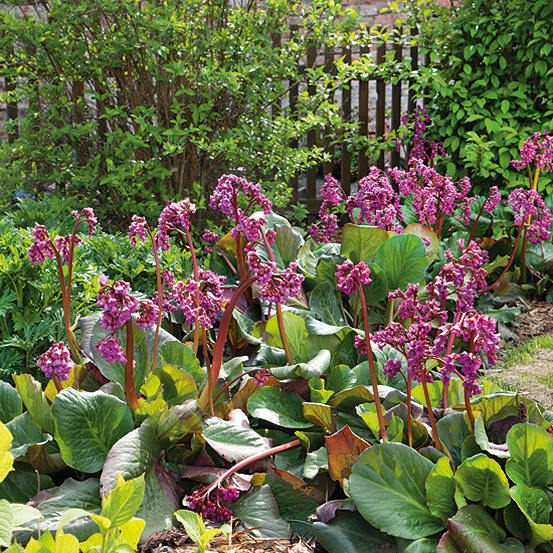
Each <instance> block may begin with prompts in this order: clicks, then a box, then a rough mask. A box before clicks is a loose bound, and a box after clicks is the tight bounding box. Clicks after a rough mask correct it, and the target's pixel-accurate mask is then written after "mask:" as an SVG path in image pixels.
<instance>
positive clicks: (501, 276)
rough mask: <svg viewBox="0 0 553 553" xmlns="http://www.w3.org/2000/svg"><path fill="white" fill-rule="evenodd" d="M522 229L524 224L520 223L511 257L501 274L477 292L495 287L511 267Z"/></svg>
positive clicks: (487, 290)
mask: <svg viewBox="0 0 553 553" xmlns="http://www.w3.org/2000/svg"><path fill="white" fill-rule="evenodd" d="M523 229H524V225H520V228H519V231H518V235H517V239H516V240H515V245H514V247H513V252H512V253H511V257H510V258H509V262H508V263H507V265H506V266H505V268H504V269H503V271H501V274H500V275H499V276H498V277H497V280H496V281H495V282H494V283H493V284H490V285H489V286H486V288H483V289H482V290H480V291H479V292H478V293H479V294H483V293H484V292H489V291H490V290H492V289H493V288H495V287H496V286H497V285H498V284H499V281H500V280H501V279H502V278H503V276H504V275H505V273H506V272H507V271H508V270H509V268H510V267H511V265H512V264H513V261H514V259H515V255H516V253H517V248H518V243H519V241H520V237H521V235H522V230H523Z"/></svg>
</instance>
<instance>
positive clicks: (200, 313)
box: [168, 269, 226, 328]
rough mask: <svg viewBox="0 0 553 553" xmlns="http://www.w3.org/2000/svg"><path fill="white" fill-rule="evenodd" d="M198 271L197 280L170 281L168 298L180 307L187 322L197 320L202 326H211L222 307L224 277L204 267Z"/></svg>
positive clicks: (191, 322)
mask: <svg viewBox="0 0 553 553" xmlns="http://www.w3.org/2000/svg"><path fill="white" fill-rule="evenodd" d="M198 271H199V274H198V278H199V280H195V279H194V278H189V279H188V280H187V281H186V282H182V281H178V282H174V283H171V288H170V289H169V290H168V299H169V301H170V302H173V303H175V304H176V305H177V306H178V307H180V309H181V310H182V313H183V315H184V319H185V320H186V322H188V323H189V324H194V323H195V322H196V320H197V321H198V322H199V323H200V325H201V326H202V327H203V328H212V327H213V326H214V325H215V323H216V322H217V317H218V316H219V313H220V312H221V310H222V308H223V299H224V297H223V288H222V284H223V282H224V281H225V279H226V277H224V276H220V275H218V274H216V273H214V272H213V271H208V270H204V269H199V270H198ZM172 310H173V311H174V309H172Z"/></svg>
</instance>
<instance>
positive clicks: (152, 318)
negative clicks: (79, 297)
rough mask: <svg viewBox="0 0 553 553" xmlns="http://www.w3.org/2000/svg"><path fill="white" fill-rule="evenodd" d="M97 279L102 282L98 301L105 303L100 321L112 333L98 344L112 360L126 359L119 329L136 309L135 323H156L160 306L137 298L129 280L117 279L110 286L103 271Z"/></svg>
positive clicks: (146, 326)
mask: <svg viewBox="0 0 553 553" xmlns="http://www.w3.org/2000/svg"><path fill="white" fill-rule="evenodd" d="M98 282H99V283H100V286H102V288H101V289H100V291H99V292H98V297H97V303H98V305H99V306H100V307H103V312H102V317H101V319H100V323H101V325H102V328H103V329H105V330H107V331H108V332H109V334H108V335H107V336H106V337H105V338H103V339H102V340H100V342H98V344H96V349H97V350H98V351H99V352H100V353H101V354H102V356H103V357H104V358H105V359H106V361H108V362H109V363H114V362H115V361H118V362H120V363H126V362H127V357H126V354H125V352H124V351H123V348H122V347H121V344H120V343H119V341H118V339H117V338H116V336H117V333H118V332H119V329H120V328H121V327H122V326H123V325H125V324H126V323H128V322H129V321H130V320H131V318H132V316H133V314H134V313H137V312H138V317H137V319H136V326H138V327H142V328H149V327H151V326H154V325H155V324H156V321H157V317H158V314H159V311H158V307H157V305H155V304H154V303H153V302H151V301H150V300H145V301H138V300H137V299H136V298H135V297H134V296H132V295H131V294H130V293H129V288H130V284H129V283H128V282H125V281H123V280H117V281H115V282H114V283H113V284H112V285H111V286H110V285H109V282H108V279H107V278H106V277H104V276H103V275H102V276H100V277H99V278H98Z"/></svg>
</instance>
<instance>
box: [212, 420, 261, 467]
mask: <svg viewBox="0 0 553 553" xmlns="http://www.w3.org/2000/svg"><path fill="white" fill-rule="evenodd" d="M202 437H203V438H204V440H205V441H206V442H207V443H208V444H209V445H210V446H211V447H212V448H213V449H214V450H215V451H216V452H217V453H218V454H219V455H220V456H221V457H222V458H223V459H225V460H226V461H230V462H236V461H241V460H242V459H245V458H246V457H249V456H250V455H255V454H256V453H261V452H262V451H265V450H267V449H269V448H270V447H271V441H270V440H268V439H267V438H263V437H262V436H260V435H259V434H258V433H257V432H255V430H252V429H251V428H250V427H249V426H244V425H243V424H241V421H238V422H233V421H226V420H223V419H220V418H218V417H213V418H211V419H208V420H207V421H206V426H205V428H204V429H203V431H202Z"/></svg>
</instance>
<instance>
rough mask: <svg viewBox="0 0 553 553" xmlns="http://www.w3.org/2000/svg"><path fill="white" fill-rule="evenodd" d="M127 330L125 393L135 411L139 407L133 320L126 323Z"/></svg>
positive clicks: (132, 409)
mask: <svg viewBox="0 0 553 553" xmlns="http://www.w3.org/2000/svg"><path fill="white" fill-rule="evenodd" d="M125 325H126V330H127V351H126V355H127V363H126V364H125V395H126V396H127V403H128V405H129V407H130V408H131V411H132V412H133V413H134V412H135V411H136V410H137V409H138V398H137V397H136V389H135V387H134V331H133V321H132V319H131V320H130V321H127V322H126V323H125Z"/></svg>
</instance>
